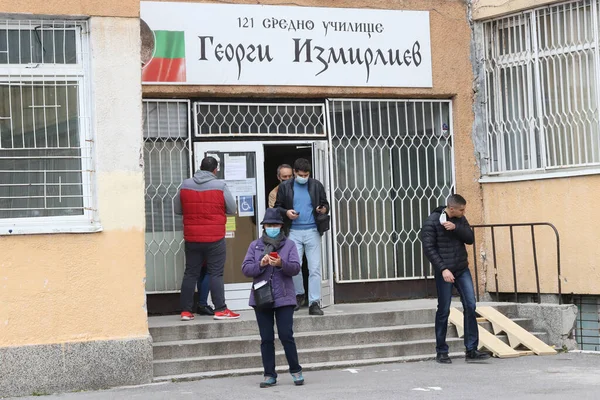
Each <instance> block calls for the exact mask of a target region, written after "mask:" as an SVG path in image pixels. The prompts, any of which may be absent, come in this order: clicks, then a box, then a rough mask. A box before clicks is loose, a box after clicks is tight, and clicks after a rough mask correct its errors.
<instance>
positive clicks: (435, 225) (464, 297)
mask: <svg viewBox="0 0 600 400" xmlns="http://www.w3.org/2000/svg"><path fill="white" fill-rule="evenodd" d="M466 205H467V201H466V200H465V199H464V197H462V196H461V195H458V194H454V195H452V196H450V197H449V198H448V205H447V206H442V207H438V208H436V209H435V210H434V211H433V213H432V214H431V215H430V216H429V217H428V218H427V219H426V220H425V223H424V224H423V228H422V229H421V241H422V242H423V250H424V251H425V256H426V257H427V259H429V262H431V264H432V265H433V268H434V269H435V284H436V288H437V294H438V307H437V313H436V315H435V341H436V352H437V356H436V360H437V362H439V363H441V364H450V363H452V360H451V359H450V357H449V356H448V344H447V343H446V331H447V329H448V316H449V314H450V302H451V300H452V287H453V286H455V287H456V289H457V290H458V293H459V294H460V300H461V302H462V304H463V311H464V317H465V320H464V326H465V347H466V356H465V358H466V360H467V361H474V360H484V359H487V358H489V357H490V356H489V354H487V353H483V352H480V351H478V350H477V347H478V345H479V331H478V329H479V328H478V325H477V316H476V315H475V292H474V289H473V279H472V278H471V272H470V271H469V260H468V256H467V249H466V248H465V244H473V241H474V240H475V238H474V235H473V231H472V230H471V227H470V225H469V221H467V219H466V218H465V216H464V215H465V208H466Z"/></svg>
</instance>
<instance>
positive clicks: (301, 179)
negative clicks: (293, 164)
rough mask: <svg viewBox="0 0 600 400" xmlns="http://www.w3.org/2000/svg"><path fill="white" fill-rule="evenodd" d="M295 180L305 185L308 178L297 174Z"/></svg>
mask: <svg viewBox="0 0 600 400" xmlns="http://www.w3.org/2000/svg"><path fill="white" fill-rule="evenodd" d="M296 182H298V183H299V184H301V185H305V184H306V182H308V178H303V177H301V176H297V177H296Z"/></svg>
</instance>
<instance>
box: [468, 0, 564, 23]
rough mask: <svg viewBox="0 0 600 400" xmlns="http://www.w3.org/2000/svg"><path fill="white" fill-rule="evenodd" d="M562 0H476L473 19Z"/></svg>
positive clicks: (490, 16)
mask: <svg viewBox="0 0 600 400" xmlns="http://www.w3.org/2000/svg"><path fill="white" fill-rule="evenodd" d="M559 1H561V0H474V1H473V19H474V20H481V19H489V18H495V17H499V16H502V15H505V14H511V13H515V12H518V11H522V10H526V9H531V8H536V7H542V6H545V5H548V4H551V3H558V2H559Z"/></svg>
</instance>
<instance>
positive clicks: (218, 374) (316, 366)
mask: <svg viewBox="0 0 600 400" xmlns="http://www.w3.org/2000/svg"><path fill="white" fill-rule="evenodd" d="M464 355H465V354H464V352H462V351H460V352H456V353H450V357H452V358H456V359H458V358H462V357H464ZM431 360H435V353H431V354H424V355H418V356H401V357H388V358H369V359H366V360H347V361H331V362H323V363H312V364H302V370H303V371H304V372H306V371H320V370H324V369H332V368H356V367H361V366H365V365H375V364H386V363H402V362H415V361H431ZM276 370H277V372H278V373H285V372H287V371H288V370H289V368H288V366H287V364H286V363H284V364H283V365H279V366H277V367H276ZM262 373H263V369H262V367H255V368H239V369H228V370H223V371H208V372H195V373H189V374H180V375H165V376H157V377H155V378H154V382H185V381H194V380H199V379H208V378H224V377H229V376H242V375H260V376H262ZM309 376H310V375H309ZM306 378H307V377H306V375H305V379H306ZM283 379H285V378H283ZM308 379H310V378H308ZM259 380H260V379H259Z"/></svg>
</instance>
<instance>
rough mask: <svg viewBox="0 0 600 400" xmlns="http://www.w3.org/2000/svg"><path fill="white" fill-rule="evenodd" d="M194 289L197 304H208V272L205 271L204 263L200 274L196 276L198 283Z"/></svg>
mask: <svg viewBox="0 0 600 400" xmlns="http://www.w3.org/2000/svg"><path fill="white" fill-rule="evenodd" d="M196 290H198V305H199V306H205V307H206V306H208V292H209V291H210V274H209V273H208V272H207V267H206V265H204V266H203V267H202V271H201V272H200V276H199V277H198V283H196Z"/></svg>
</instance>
